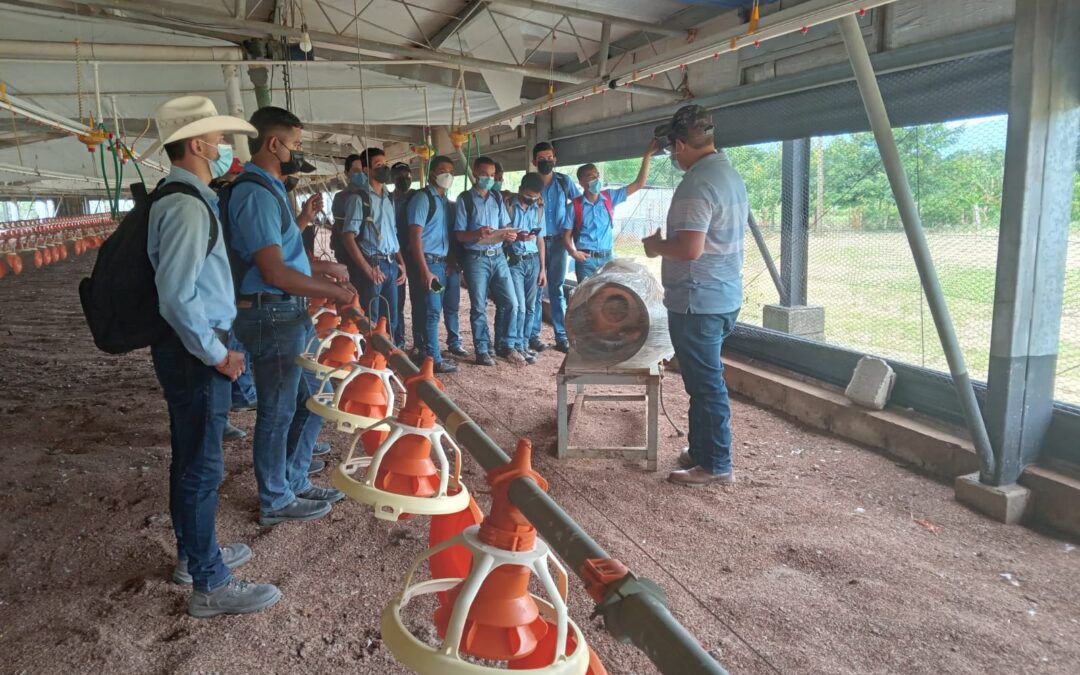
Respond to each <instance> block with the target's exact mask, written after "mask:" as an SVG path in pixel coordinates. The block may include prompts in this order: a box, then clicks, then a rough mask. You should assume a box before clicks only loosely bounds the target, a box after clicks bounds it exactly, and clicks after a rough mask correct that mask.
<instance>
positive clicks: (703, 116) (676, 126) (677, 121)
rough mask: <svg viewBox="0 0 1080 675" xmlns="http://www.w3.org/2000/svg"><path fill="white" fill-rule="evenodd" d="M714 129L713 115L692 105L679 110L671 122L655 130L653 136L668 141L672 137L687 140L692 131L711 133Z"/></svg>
mask: <svg viewBox="0 0 1080 675" xmlns="http://www.w3.org/2000/svg"><path fill="white" fill-rule="evenodd" d="M712 128H713V122H712V113H711V112H709V111H708V110H706V109H705V108H702V107H701V106H699V105H694V104H691V105H684V106H683V107H681V108H679V109H678V110H676V111H675V114H674V115H672V116H671V120H670V121H668V122H665V123H664V124H661V125H658V126H657V127H656V128H655V129H653V136H654V137H656V138H659V139H668V140H671V138H672V137H675V138H682V139H685V138H686V136H687V134H688V133H689V131H690V130H691V129H697V130H698V131H700V132H702V133H711V132H712Z"/></svg>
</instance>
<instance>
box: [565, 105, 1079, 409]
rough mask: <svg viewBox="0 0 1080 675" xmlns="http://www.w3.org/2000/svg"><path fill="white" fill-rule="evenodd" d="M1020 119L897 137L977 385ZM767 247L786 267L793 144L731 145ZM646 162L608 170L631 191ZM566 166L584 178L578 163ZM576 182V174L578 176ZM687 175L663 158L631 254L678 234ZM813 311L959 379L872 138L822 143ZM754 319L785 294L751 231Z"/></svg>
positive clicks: (1063, 372) (629, 243)
mask: <svg viewBox="0 0 1080 675" xmlns="http://www.w3.org/2000/svg"><path fill="white" fill-rule="evenodd" d="M1006 127H1007V117H1005V116H997V117H985V118H979V119H970V120H963V121H957V122H947V123H940V124H927V125H920V126H913V127H907V128H901V129H897V130H896V137H897V142H898V145H899V148H900V152H901V155H902V157H903V160H904V165H905V168H906V170H907V173H908V178H909V181H910V183H911V187H912V190H913V191H914V194H915V200H916V202H917V204H918V206H919V210H920V213H921V216H922V220H923V227H924V228H925V230H926V234H927V239H928V240H929V244H930V250H931V253H932V254H933V257H934V262H935V264H936V265H937V270H938V275H939V277H940V278H941V284H942V289H943V291H944V294H945V297H946V300H947V301H948V304H949V309H950V311H951V313H952V317H953V321H954V323H955V327H956V332H957V335H958V337H959V340H960V345H961V347H962V348H963V350H964V354H965V357H966V358H967V362H968V368H969V370H970V372H971V374H972V377H974V378H976V379H981V380H985V379H986V375H987V367H988V361H989V349H990V332H991V325H992V321H993V303H994V284H995V268H996V261H997V253H998V228H999V225H1000V221H1001V194H1002V178H1003V174H1004V161H1005V137H1006ZM727 153H728V156H729V157H730V159H731V161H732V162H733V163H734V165H735V167H736V168H737V169H738V170H739V172H740V173H741V174H742V176H743V178H744V180H745V181H746V186H747V192H748V195H749V199H750V206H751V209H752V211H753V213H754V216H755V218H756V220H757V223H758V225H759V226H760V228H761V232H762V234H763V237H764V242H765V245H766V248H767V249H768V251H769V252H770V253H771V255H772V256H773V258H774V259H775V260H776V263H777V265H783V261H782V260H780V229H781V227H780V226H781V213H782V211H783V207H784V204H783V195H782V189H781V185H782V144H781V143H767V144H761V145H753V146H744V147H736V148H730V149H728V150H727ZM638 162H639V160H633V159H629V160H620V161H614V162H605V163H604V164H603V165H601V173H602V176H603V178H604V181H605V183H606V184H609V185H622V184H626V183H629V182H630V181H632V180H633V178H634V176H635V175H636V174H637V169H638V166H639V164H638ZM563 170H567V171H572V168H569V169H568V168H566V167H564V168H563ZM571 175H573V174H572V173H571ZM677 183H678V176H677V174H676V173H675V171H674V170H673V169H672V167H671V166H670V162H669V161H668V160H667V159H666V158H657V159H656V160H655V161H654V164H653V167H652V169H651V170H650V173H649V181H648V188H647V189H645V190H642V191H640V192H638V193H637V194H635V195H633V196H632V197H631V198H630V199H629V200H628V201H627V203H626V204H624V205H622V206H620V207H619V209H618V210H617V212H616V220H617V223H616V231H617V238H616V250H617V254H618V255H627V256H637V257H638V258H639V259H640V260H642V261H645V262H647V264H649V265H650V266H651V268H652V269H654V271H655V272H656V273H657V274H659V262H658V261H655V260H653V261H646V260H645V259H644V257H643V256H642V253H641V244H640V239H641V237H643V236H645V235H647V234H650V233H652V232H654V231H655V230H656V229H657V228H662V227H664V226H665V220H666V215H667V210H668V206H669V205H670V202H671V196H672V194H673V192H674V186H675V185H677ZM1074 183H1075V184H1076V185H1075V188H1074V194H1073V209H1072V223H1071V227H1070V232H1069V250H1068V264H1067V271H1066V276H1065V295H1064V308H1063V314H1062V325H1061V344H1060V351H1059V357H1058V369H1057V382H1056V398H1058V399H1059V400H1064V401H1068V402H1071V403H1080V158H1078V165H1077V173H1076V178H1075V180H1074ZM809 188H810V197H809V203H810V205H809V243H808V252H807V258H808V265H807V304H809V305H817V306H820V307H823V308H824V314H825V341H826V342H829V343H832V344H836V345H838V346H842V347H846V348H850V349H853V350H856V351H861V352H866V353H870V354H877V355H881V356H885V357H889V358H891V359H895V360H899V361H903V362H906V363H911V364H915V365H919V366H923V367H926V368H931V369H935V370H941V371H946V370H947V369H948V366H947V363H946V361H945V355H944V353H943V352H942V350H941V346H940V343H939V342H938V337H937V332H936V331H935V329H934V323H933V320H932V318H931V315H930V311H929V308H928V307H927V305H926V301H925V298H924V295H923V292H922V288H921V285H920V283H919V277H918V273H917V272H916V269H915V264H914V262H913V260H912V257H911V252H910V250H909V248H908V244H907V239H906V237H905V235H904V231H903V227H902V225H901V223H900V219H899V214H898V212H897V209H896V204H895V202H894V200H893V197H892V192H891V190H890V187H889V183H888V179H887V177H886V175H885V171H884V168H883V167H882V165H881V158H880V156H879V154H878V151H877V147H876V145H875V143H874V140H873V136H872V135H871V134H869V133H856V134H841V135H833V136H825V137H817V138H813V139H811V141H810V175H809ZM745 250H746V263H745V267H744V281H745V289H746V299H745V301H744V304H743V309H742V313H741V315H740V320H741V321H743V322H746V323H750V324H753V325H758V326H760V325H762V318H763V307H764V306H765V305H768V304H776V303H777V302H778V293H777V289H776V286H775V285H774V283H773V280H772V278H771V277H770V275H769V272H768V270H767V267H766V264H765V261H764V258H763V257H762V253H761V251H760V250H759V247H758V246H757V244H756V243H755V241H754V239H753V237H752V236H751V234H750V232H749V230H748V231H747V234H746V242H745Z"/></svg>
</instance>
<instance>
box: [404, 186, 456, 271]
mask: <svg viewBox="0 0 1080 675" xmlns="http://www.w3.org/2000/svg"><path fill="white" fill-rule="evenodd" d="M421 193H427V194H428V195H430V196H431V199H429V198H428V197H427V196H425V195H424V194H421ZM432 202H434V203H435V214H434V215H432V214H431V204H432ZM405 213H406V218H405V220H406V222H408V223H409V227H421V228H423V231H422V232H421V233H420V242H421V243H422V244H423V245H424V253H427V254H429V255H437V256H446V254H447V253H449V252H450V229H449V228H448V227H447V224H446V219H447V218H448V217H449V215H450V200H449V199H447V198H446V195H441V194H439V189H438V188H437V187H435V186H434V185H428V186H427V187H425V188H424V189H423V190H420V191H419V192H417V193H416V194H415V195H414V196H413V198H412V199H410V200H409V205H408V206H407V207H406V209H405Z"/></svg>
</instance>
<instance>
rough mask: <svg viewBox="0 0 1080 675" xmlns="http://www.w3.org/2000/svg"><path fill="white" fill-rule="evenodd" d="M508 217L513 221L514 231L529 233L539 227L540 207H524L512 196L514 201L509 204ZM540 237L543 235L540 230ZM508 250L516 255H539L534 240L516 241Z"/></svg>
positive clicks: (537, 205)
mask: <svg viewBox="0 0 1080 675" xmlns="http://www.w3.org/2000/svg"><path fill="white" fill-rule="evenodd" d="M511 204H512V206H511V208H510V217H511V218H512V219H513V222H512V224H513V226H514V229H516V230H518V231H519V232H520V231H525V232H531V231H532V230H535V229H536V228H538V227H541V225H540V205H539V204H536V203H532V204H529V205H528V206H525V205H524V204H522V203H521V199H519V198H518V196H517V195H514V201H513V202H511ZM540 235H543V230H541V232H540ZM510 250H511V251H513V252H514V253H515V254H517V255H521V254H522V253H539V249H538V248H537V247H536V240H535V239H533V240H532V241H521V240H517V241H514V242H513V243H512V244H510Z"/></svg>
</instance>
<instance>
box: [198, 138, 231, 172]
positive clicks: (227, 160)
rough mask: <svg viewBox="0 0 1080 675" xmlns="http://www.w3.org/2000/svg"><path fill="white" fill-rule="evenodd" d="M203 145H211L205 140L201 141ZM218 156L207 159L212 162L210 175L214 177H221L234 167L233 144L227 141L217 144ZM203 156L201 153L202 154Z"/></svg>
mask: <svg viewBox="0 0 1080 675" xmlns="http://www.w3.org/2000/svg"><path fill="white" fill-rule="evenodd" d="M199 142H200V143H202V144H203V145H210V144H209V143H207V142H205V141H199ZM217 150H218V158H217V159H207V160H206V161H207V162H209V163H210V175H211V176H212V177H214V178H221V177H222V176H224V175H225V174H227V173H229V169H231V168H232V163H233V149H232V146H231V145H227V144H225V143H219V144H218V146H217ZM200 156H201V155H200Z"/></svg>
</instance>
